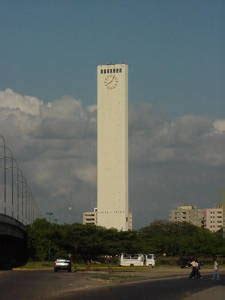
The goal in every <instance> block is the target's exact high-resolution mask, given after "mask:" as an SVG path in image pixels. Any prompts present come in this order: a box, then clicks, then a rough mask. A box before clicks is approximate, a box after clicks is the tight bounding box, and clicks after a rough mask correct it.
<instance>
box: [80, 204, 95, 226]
mask: <svg viewBox="0 0 225 300" xmlns="http://www.w3.org/2000/svg"><path fill="white" fill-rule="evenodd" d="M83 224H84V225H85V224H92V225H97V208H95V209H94V210H93V211H86V212H84V213H83Z"/></svg>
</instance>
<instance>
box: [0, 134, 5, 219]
mask: <svg viewBox="0 0 225 300" xmlns="http://www.w3.org/2000/svg"><path fill="white" fill-rule="evenodd" d="M0 138H1V139H2V141H3V161H4V162H3V168H4V214H5V215H6V144H5V138H4V136H3V135H0Z"/></svg>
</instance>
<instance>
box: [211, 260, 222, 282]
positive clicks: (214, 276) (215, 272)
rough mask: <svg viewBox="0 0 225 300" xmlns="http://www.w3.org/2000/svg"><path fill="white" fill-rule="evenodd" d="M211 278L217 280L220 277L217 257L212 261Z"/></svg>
mask: <svg viewBox="0 0 225 300" xmlns="http://www.w3.org/2000/svg"><path fill="white" fill-rule="evenodd" d="M212 279H213V280H219V279H220V274H219V264H218V262H217V259H216V258H215V259H214V262H213V274H212Z"/></svg>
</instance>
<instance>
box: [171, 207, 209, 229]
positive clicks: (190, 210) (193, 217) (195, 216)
mask: <svg viewBox="0 0 225 300" xmlns="http://www.w3.org/2000/svg"><path fill="white" fill-rule="evenodd" d="M203 218H204V212H203V211H202V210H201V209H198V208H197V207H196V206H193V205H182V206H178V207H177V208H176V209H173V210H172V211H171V213H170V217H169V220H170V221H171V222H187V223H191V224H193V225H195V226H199V227H200V226H202V222H203Z"/></svg>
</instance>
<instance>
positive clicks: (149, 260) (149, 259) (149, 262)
mask: <svg viewBox="0 0 225 300" xmlns="http://www.w3.org/2000/svg"><path fill="white" fill-rule="evenodd" d="M145 265H146V266H151V267H155V255H154V254H152V253H151V254H150V253H149V254H145Z"/></svg>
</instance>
